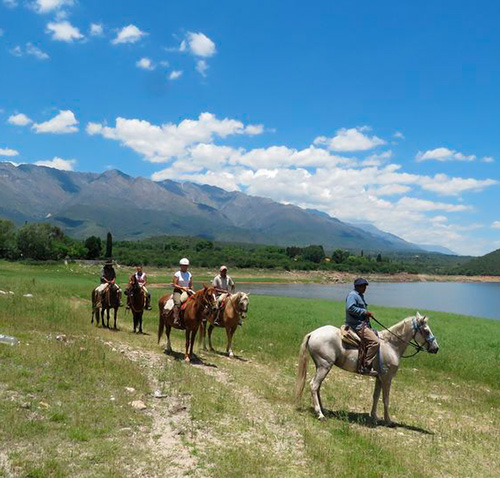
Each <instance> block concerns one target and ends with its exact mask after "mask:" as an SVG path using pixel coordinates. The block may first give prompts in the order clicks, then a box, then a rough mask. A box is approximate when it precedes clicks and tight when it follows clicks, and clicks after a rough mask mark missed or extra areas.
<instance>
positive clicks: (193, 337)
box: [189, 328, 198, 357]
mask: <svg viewBox="0 0 500 478" xmlns="http://www.w3.org/2000/svg"><path fill="white" fill-rule="evenodd" d="M197 332H198V329H197V328H196V329H193V330H192V331H191V344H190V346H189V356H190V357H192V356H193V347H194V339H195V338H196V333H197Z"/></svg>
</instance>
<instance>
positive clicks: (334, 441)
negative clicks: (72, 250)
mask: <svg viewBox="0 0 500 478" xmlns="http://www.w3.org/2000/svg"><path fill="white" fill-rule="evenodd" d="M70 269H73V270H70ZM97 273H98V268H95V267H94V268H90V269H85V268H82V267H72V266H69V267H68V268H66V267H64V266H54V265H50V266H22V265H19V264H10V263H5V262H0V289H2V290H7V289H11V290H13V291H15V295H13V296H8V297H6V296H0V331H1V333H6V334H10V335H14V336H16V337H18V338H19V339H20V340H21V344H20V345H19V346H16V347H8V346H4V345H0V363H1V364H2V375H1V378H0V444H1V445H2V450H3V452H4V458H3V459H2V458H1V457H0V476H7V472H6V470H2V469H1V466H2V465H1V464H2V463H4V462H5V456H6V457H7V458H6V459H7V460H8V462H9V464H10V468H11V469H12V470H14V472H15V476H33V477H49V476H50V477H52V476H56V477H59V476H61V477H62V476H131V467H132V469H135V470H143V469H147V470H149V473H150V475H149V476H156V475H155V473H158V476H163V475H162V473H163V472H164V471H165V470H163V471H162V472H160V469H159V468H157V467H156V465H154V466H153V465H151V463H154V462H153V461H152V459H153V457H152V456H151V454H150V453H148V450H144V449H141V450H138V451H137V452H136V453H132V450H133V447H134V443H135V442H134V439H133V436H128V435H127V434H124V433H123V432H122V430H123V429H132V430H133V431H134V433H139V431H140V430H145V431H144V432H143V433H144V436H143V435H141V436H143V439H145V438H147V436H148V433H149V434H153V433H154V434H156V435H155V437H153V438H159V437H160V436H161V433H160V434H159V435H158V430H156V431H153V428H152V424H151V416H150V415H149V414H148V413H141V412H137V411H136V410H134V409H132V408H131V407H130V405H129V402H130V401H131V400H132V399H136V398H142V399H144V400H146V401H147V394H148V393H149V392H151V384H150V383H149V378H148V376H147V373H146V369H145V368H144V367H142V366H141V365H140V364H139V363H136V362H131V361H130V360H128V359H127V357H125V356H124V354H121V353H120V352H119V351H118V350H117V351H113V349H112V347H111V346H109V345H106V344H105V343H104V341H107V342H110V343H112V344H115V346H116V348H119V346H120V345H123V344H125V345H126V346H128V347H131V348H132V349H133V350H139V351H145V352H147V353H149V354H152V353H153V354H156V353H157V354H158V357H159V358H158V363H159V364H161V363H164V364H165V366H164V367H162V366H157V368H156V369H155V371H154V374H155V376H156V377H157V379H158V381H159V383H160V384H161V387H162V388H163V389H164V390H165V391H166V392H167V393H170V394H173V395H174V396H177V397H178V399H179V400H180V401H181V402H182V403H186V405H187V406H188V414H189V417H188V419H187V421H184V422H177V421H176V414H175V413H174V412H172V417H171V421H172V426H173V427H174V428H176V427H177V428H178V436H179V438H180V440H182V443H184V446H185V447H186V449H187V450H189V453H191V455H192V456H193V457H195V459H196V460H197V462H196V463H197V465H196V466H197V469H196V471H194V474H195V476H213V477H227V476H245V477H246V476H259V477H260V476H272V477H274V476H280V477H281V476H294V477H295V476H298V477H300V476H304V477H305V476H312V475H314V476H320V477H323V476H325V477H326V476H345V477H351V476H359V477H381V476H391V477H392V476H401V477H403V476H404V477H407V476H415V477H420V476H423V477H427V476H436V477H437V476H463V477H469V476H481V477H482V476H498V474H499V473H500V457H499V455H498V452H497V450H498V448H499V446H500V380H499V379H500V372H499V370H500V322H497V321H493V320H482V319H477V318H471V317H463V316H457V315H453V314H445V313H437V312H430V311H420V312H422V313H424V312H425V313H428V315H429V316H430V326H431V328H432V330H433V332H434V334H435V335H436V337H437V339H438V341H439V344H440V352H439V353H438V354H437V355H429V354H425V353H421V354H419V355H418V356H416V357H415V358H412V359H408V360H404V361H403V363H402V367H401V370H400V371H399V372H398V375H397V376H396V378H395V380H394V382H393V390H392V392H391V411H392V415H393V419H394V420H395V421H396V422H398V423H399V424H400V426H399V427H398V428H396V429H389V428H385V427H376V428H373V427H372V426H370V424H369V423H368V422H367V421H366V418H365V415H364V414H365V413H366V412H368V411H369V409H370V406H371V394H372V387H373V380H371V379H368V378H362V377H359V376H355V375H351V374H347V373H345V372H343V371H340V370H338V369H335V368H334V369H333V370H332V371H331V373H330V375H329V376H328V378H327V379H326V380H325V383H324V386H323V389H322V398H323V404H324V407H325V408H326V409H328V410H330V411H332V413H333V414H332V415H331V416H329V418H328V419H327V420H326V421H325V422H319V421H318V420H317V419H316V418H315V417H314V415H313V414H312V413H311V410H310V401H309V395H308V393H306V394H305V396H304V399H303V401H302V404H301V407H300V408H299V409H296V407H295V404H294V402H293V397H292V392H293V387H294V382H295V374H296V362H297V354H298V348H299V345H300V342H301V340H302V338H303V336H304V335H305V334H306V333H308V332H310V331H311V330H313V329H314V328H316V327H318V326H320V325H324V324H327V323H333V324H336V325H339V324H341V323H342V317H343V304H342V303H339V302H332V301H327V300H314V301H313V300H301V299H284V298H274V297H264V296H253V295H252V296H251V303H250V312H249V318H248V320H247V321H246V322H245V325H244V326H243V327H242V328H240V329H239V330H238V332H237V334H236V336H235V342H234V346H233V349H234V351H235V353H236V354H237V355H238V356H239V357H240V359H235V360H229V359H228V358H226V357H225V356H224V355H222V354H217V353H216V354H214V353H199V355H200V357H202V359H203V361H204V365H198V366H187V365H185V364H184V363H183V362H182V361H179V360H175V359H174V358H172V357H170V358H167V357H165V356H163V355H162V354H161V348H160V346H158V345H157V344H156V327H157V314H156V312H155V313H147V314H146V315H145V331H146V332H147V333H148V334H150V335H144V336H136V335H133V334H131V333H130V332H129V331H130V327H131V317H130V315H128V316H125V317H124V315H123V311H120V317H119V321H118V325H119V327H120V328H121V329H122V330H121V331H120V332H117V333H116V332H110V331H107V330H103V329H100V328H96V327H95V326H91V325H90V308H89V301H88V297H89V295H90V290H91V288H92V287H93V286H94V285H95V283H96V282H97V275H96V274H97ZM121 277H126V274H124V273H122V275H121ZM24 293H32V294H34V297H33V298H24V297H22V295H23V294H24ZM161 293H162V290H160V289H153V303H154V302H155V301H156V300H157V298H158V297H159V295H161ZM374 312H375V314H376V316H377V318H378V319H379V320H382V321H383V322H384V323H385V324H387V325H390V324H393V323H395V322H397V321H399V320H401V319H402V318H404V317H406V316H408V315H412V314H414V313H415V311H412V310H405V309H388V308H383V307H374ZM58 334H66V336H67V341H66V342H61V341H58V340H56V339H55V336H56V335H58ZM224 335H225V334H224V333H223V332H222V331H220V330H217V331H215V332H214V345H215V347H216V349H217V350H219V351H222V350H225V337H224ZM163 340H164V339H162V345H163ZM173 346H174V350H176V351H180V350H182V347H183V334H182V333H179V332H177V331H174V332H173ZM196 350H197V348H196ZM311 372H312V367H311V368H310V370H309V376H311ZM125 387H134V388H135V389H136V394H135V395H134V398H132V397H131V395H128V394H127V392H125ZM306 392H307V388H306ZM112 398H113V400H112ZM161 404H162V405H163V406H164V407H166V409H168V407H169V406H170V405H171V403H170V401H168V400H166V401H164V402H161ZM166 466H167V465H166ZM166 470H168V466H167V468H166ZM2 472H3V475H2ZM140 474H141V473H139V475H140Z"/></svg>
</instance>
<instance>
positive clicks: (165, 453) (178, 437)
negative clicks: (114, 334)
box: [103, 340, 201, 478]
mask: <svg viewBox="0 0 500 478" xmlns="http://www.w3.org/2000/svg"><path fill="white" fill-rule="evenodd" d="M103 343H104V344H105V345H107V346H108V347H110V348H111V350H112V351H114V352H117V353H121V354H122V355H123V356H124V357H125V358H127V359H128V360H130V361H132V362H134V363H137V364H138V365H139V367H141V368H142V369H144V372H145V374H146V376H147V377H148V380H149V383H150V389H151V393H150V395H149V396H148V397H147V399H145V400H144V401H143V402H144V405H145V406H146V407H147V408H145V409H144V413H147V414H148V415H149V416H150V417H151V418H152V420H153V424H152V427H151V429H148V427H144V429H141V430H139V431H138V432H135V433H134V432H132V430H130V433H131V440H132V442H133V443H134V446H135V447H138V448H139V449H141V450H144V451H147V452H149V453H150V454H151V455H152V457H153V462H154V463H153V464H147V465H144V464H141V463H137V462H135V463H134V462H133V461H132V462H131V463H130V466H129V470H128V471H129V472H130V475H129V476H137V477H139V476H140V477H153V476H155V477H156V476H164V475H166V474H167V473H168V476H170V477H174V478H177V477H183V476H186V475H189V476H201V475H198V474H197V464H198V463H197V459H196V458H195V457H194V456H193V455H192V454H191V453H190V450H189V448H188V447H187V446H186V445H185V444H184V443H183V441H182V436H183V435H184V434H185V433H186V431H187V430H188V428H189V427H190V415H189V401H188V399H187V398H186V397H182V396H177V395H174V396H171V395H170V394H168V393H166V394H163V393H162V392H161V388H162V384H161V383H160V382H159V380H158V376H159V374H160V372H161V370H162V369H163V367H164V366H165V356H164V355H162V354H158V353H154V352H151V351H148V350H144V349H139V348H134V347H132V346H130V345H128V344H126V343H123V342H119V343H117V342H111V341H106V340H103ZM132 401H137V400H134V399H133V398H132V396H131V403H132ZM125 431H128V430H125Z"/></svg>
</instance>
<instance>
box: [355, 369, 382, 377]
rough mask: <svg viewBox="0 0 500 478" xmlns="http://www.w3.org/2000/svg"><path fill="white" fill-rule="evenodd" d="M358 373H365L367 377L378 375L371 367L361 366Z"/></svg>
mask: <svg viewBox="0 0 500 478" xmlns="http://www.w3.org/2000/svg"><path fill="white" fill-rule="evenodd" d="M359 373H360V374H361V375H367V376H368V377H378V372H377V371H376V370H373V369H372V368H366V367H363V368H362V369H361V370H360V372H359Z"/></svg>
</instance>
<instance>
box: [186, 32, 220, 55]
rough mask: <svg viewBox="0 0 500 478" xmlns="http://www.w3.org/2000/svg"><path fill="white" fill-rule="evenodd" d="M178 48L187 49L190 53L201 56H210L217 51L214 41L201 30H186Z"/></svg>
mask: <svg viewBox="0 0 500 478" xmlns="http://www.w3.org/2000/svg"><path fill="white" fill-rule="evenodd" d="M179 49H180V51H189V52H190V53H191V54H192V55H194V56H201V57H203V58H210V57H212V56H214V55H215V53H217V50H216V48H215V43H214V42H213V41H212V40H210V38H208V37H207V36H206V35H205V34H204V33H201V32H198V33H193V32H188V34H187V35H186V39H185V40H183V41H182V43H181V46H180V48H179Z"/></svg>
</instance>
